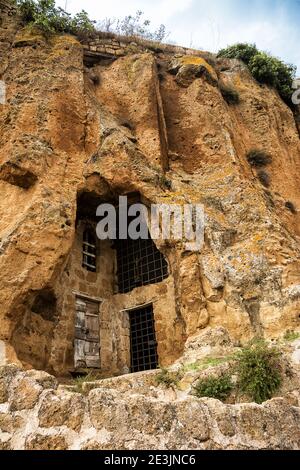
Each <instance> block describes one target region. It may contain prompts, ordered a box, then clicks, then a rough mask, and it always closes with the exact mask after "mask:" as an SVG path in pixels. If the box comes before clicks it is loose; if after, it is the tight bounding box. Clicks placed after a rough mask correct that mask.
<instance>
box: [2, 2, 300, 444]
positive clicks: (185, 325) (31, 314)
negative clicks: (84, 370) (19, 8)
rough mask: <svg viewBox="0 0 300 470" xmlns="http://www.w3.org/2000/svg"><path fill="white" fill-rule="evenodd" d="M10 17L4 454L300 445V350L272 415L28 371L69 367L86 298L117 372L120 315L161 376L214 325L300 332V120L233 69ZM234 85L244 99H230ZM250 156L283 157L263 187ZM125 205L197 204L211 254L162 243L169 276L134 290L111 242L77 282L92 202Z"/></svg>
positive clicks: (200, 344)
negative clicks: (135, 198) (149, 314)
mask: <svg viewBox="0 0 300 470" xmlns="http://www.w3.org/2000/svg"><path fill="white" fill-rule="evenodd" d="M0 7H1V18H0V19H1V21H0V80H1V81H2V82H4V83H5V85H6V101H5V103H4V104H0V129H1V131H0V194H1V198H0V362H1V364H3V365H4V367H3V368H1V369H0V403H1V405H0V427H1V435H0V438H1V439H0V440H1V443H0V448H28V449H31V448H53V449H54V448H58V449H59V448H111V447H114V448H143V447H146V448H158V447H159V446H160V447H161V448H179V449H180V448H186V446H188V447H189V448H192V449H194V448H228V449H229V448H299V445H300V444H299V394H298V393H297V390H298V389H299V378H298V377H299V375H297V374H298V373H299V371H298V369H297V367H298V366H299V344H298V343H297V344H295V345H294V347H295V350H294V351H292V352H291V351H290V353H291V354H293V360H294V366H293V367H295V370H293V374H292V375H293V377H294V378H293V380H290V379H288V378H287V379H286V382H285V388H284V389H283V391H282V395H283V396H284V397H285V398H275V399H274V400H273V401H271V402H267V403H266V404H264V405H262V406H258V405H253V404H238V405H233V404H227V405H223V404H221V403H220V402H217V401H214V400H207V399H203V400H200V401H199V400H197V399H196V398H194V397H193V398H192V397H190V396H189V395H188V394H187V393H188V387H189V385H190V384H191V383H192V382H193V380H194V378H193V377H192V378H190V379H189V378H186V379H185V380H184V381H183V384H182V386H183V389H182V392H180V393H179V392H178V393H177V392H174V393H173V395H172V393H171V392H166V391H165V390H161V389H158V390H157V389H155V387H154V388H153V383H152V382H151V380H152V376H154V375H155V374H156V372H153V373H152V372H150V373H147V374H145V375H143V374H142V375H141V376H140V378H139V377H137V376H125V377H124V378H123V379H122V378H121V379H112V382H111V381H109V380H108V382H105V381H104V382H103V383H102V384H100V385H99V384H94V385H93V386H90V388H95V390H92V391H90V389H89V385H87V386H86V387H87V390H86V395H87V396H85V395H84V396H82V395H78V394H76V393H75V392H74V390H69V391H68V390H66V389H65V388H64V387H59V388H57V387H58V384H57V382H56V380H55V379H54V377H52V376H49V375H47V374H46V372H37V371H35V370H31V369H34V368H35V369H42V370H44V371H49V372H52V373H55V374H56V375H65V374H66V373H68V371H70V370H71V369H72V364H73V359H74V350H73V346H74V345H73V339H74V313H72V312H73V311H74V292H78V291H80V292H83V291H84V292H86V293H87V294H89V295H94V296H95V295H97V297H101V298H103V299H104V300H105V302H103V305H102V304H101V312H100V315H101V321H100V327H101V331H102V333H101V334H102V336H101V335H100V343H101V347H102V350H103V357H101V361H103V370H106V372H107V375H114V374H124V373H125V372H126V367H127V365H126V364H128V354H129V352H128V341H129V340H128V338H129V336H128V324H127V323H128V322H127V320H126V319H125V318H123V317H122V320H120V318H119V312H123V311H124V309H128V308H131V307H134V306H135V305H142V304H146V303H147V302H149V300H150V301H153V302H154V301H155V302H156V303H155V308H154V315H155V322H156V333H157V341H158V354H159V358H160V363H161V364H162V365H167V366H169V365H171V364H174V363H175V362H176V361H178V360H179V361H180V360H181V359H180V356H181V355H182V354H183V353H184V354H186V350H187V349H188V350H189V348H190V345H192V350H193V351H194V352H193V354H194V355H195V357H198V356H197V355H199V354H200V356H201V354H204V355H205V354H206V355H207V354H212V353H213V352H214V351H213V350H211V343H210V342H209V343H208V344H206V343H205V340H204V339H203V335H204V336H205V334H206V332H210V331H214V328H216V327H218V328H219V327H221V328H222V332H223V333H222V334H225V333H224V331H225V330H227V331H228V333H229V335H230V338H231V340H230V344H231V346H230V347H232V348H236V347H238V346H239V345H240V344H241V343H243V342H245V341H247V340H249V339H251V338H253V337H254V336H262V337H265V338H266V339H276V338H280V337H282V336H284V334H285V333H286V332H287V331H290V330H292V331H299V330H300V269H299V268H300V250H299V247H300V246H299V236H300V216H299V210H298V208H299V207H300V193H299V178H300V176H299V175H300V171H299V170H300V145H299V130H298V128H297V122H296V120H295V116H294V115H293V112H292V111H291V109H290V108H289V107H288V106H287V105H286V104H285V103H283V101H282V100H281V99H280V97H279V96H278V94H277V93H276V92H275V91H274V90H273V89H272V88H269V87H267V86H262V85H259V84H258V83H257V82H256V81H255V80H254V79H253V78H252V76H251V75H250V74H249V72H248V70H247V68H246V67H245V66H244V65H243V64H242V63H240V62H238V61H231V60H220V59H216V57H214V56H213V55H212V54H209V53H205V52H201V51H194V50H187V49H183V48H175V47H161V48H158V47H157V46H153V45H152V46H151V45H149V44H145V43H141V44H139V43H132V42H131V43H130V42H129V43H128V42H124V41H122V40H119V39H107V38H102V37H101V36H100V37H99V38H96V39H94V40H93V41H89V42H86V43H84V44H82V43H80V42H79V41H78V40H77V39H76V38H75V37H72V36H68V35H62V36H55V37H52V38H49V39H47V40H46V39H45V38H44V37H43V36H41V35H39V34H38V33H33V32H32V31H29V30H28V29H26V28H23V27H22V25H21V24H20V21H19V18H18V17H17V15H16V13H15V11H14V9H13V8H11V6H9V4H8V3H7V2H5V1H3V0H1V1H0ZM223 85H227V86H231V87H233V88H234V89H235V90H236V91H237V92H238V93H239V96H240V103H239V104H237V105H235V106H233V105H229V104H228V103H227V102H226V101H225V100H224V98H223V96H222V93H221V86H223ZM251 149H262V150H264V151H265V152H267V153H268V154H269V155H271V156H272V162H271V163H270V164H269V165H268V166H267V168H265V169H264V171H265V173H266V172H267V177H266V176H265V177H264V178H262V177H261V175H259V171H258V170H256V169H254V168H253V167H251V166H250V165H249V163H248V161H247V158H246V154H247V152H248V151H249V150H251ZM262 182H264V183H265V186H264V185H263V184H262ZM266 183H268V184H267V186H268V187H266ZM127 194H139V196H140V198H141V199H142V200H143V201H144V202H146V203H147V204H148V205H150V204H151V203H171V204H179V205H183V204H185V203H202V204H203V205H204V208H205V245H204V248H203V249H202V250H201V252H200V253H193V252H187V251H186V250H185V247H184V244H183V243H180V242H178V243H174V242H168V241H166V242H165V243H162V242H160V243H158V248H159V249H160V251H161V252H162V253H163V254H164V256H165V258H166V259H167V260H168V266H169V278H168V279H167V280H166V281H164V282H163V283H160V284H157V285H155V286H148V287H147V288H146V289H145V288H137V289H135V290H134V291H133V292H132V293H130V294H127V295H125V296H124V295H121V294H118V293H116V292H115V291H114V277H115V271H114V263H113V262H112V259H113V250H112V247H111V246H107V247H104V248H105V249H103V251H102V254H101V253H100V260H101V265H102V266H104V273H102V274H101V275H99V276H100V277H97V276H98V275H94V273H84V272H83V271H82V270H81V264H80V261H78V259H77V258H76V256H77V255H78V253H79V255H78V256H79V257H80V247H79V248H78V246H79V245H78V243H77V242H78V240H77V241H76V233H77V232H78V230H79V229H78V227H79V225H78V223H79V222H78V221H79V220H80V218H82V217H83V218H86V217H93V216H94V215H95V213H94V211H95V208H96V206H97V204H98V203H99V201H100V202H111V201H116V199H117V197H118V196H120V195H127ZM105 250H106V251H105ZM76 259H77V261H76ZM76 263H77V264H76ZM101 276H102V277H101ZM99 280H100V281H101V282H99ZM153 299H154V300H153ZM224 329H225V330H224ZM103 332H104V333H103ZM208 334H209V333H208ZM226 335H227V333H226ZM226 341H227V340H226ZM231 341H232V342H231ZM218 346H220V345H218ZM201 348H204V349H203V350H202V349H201ZM215 353H216V354H220V350H219V349H218V348H217V350H216V351H215ZM189 359H190V360H191V358H189ZM182 361H183V363H184V362H185V361H186V362H189V361H188V360H187V358H186V357H185V355H183V359H182ZM11 363H14V364H16V365H14V366H12V365H7V364H11ZM5 364H6V365H5ZM101 364H102V362H101ZM173 367H175V368H176V364H175V366H173ZM24 368H25V369H30V370H27V371H25V370H24ZM127 371H128V370H127ZM149 380H150V382H149ZM118 381H119V382H118ZM149 383H150V385H149ZM287 384H288V385H287ZM149 386H150V388H149ZM295 390H296V392H295ZM124 393H125V395H124ZM124 396H125V398H124ZM127 396H129V398H126V397H127ZM125 401H126V404H125ZM145 409H147V410H148V411H147V412H146V414H145ZM143 410H144V411H143ZM125 416H126V418H125ZM195 418H196V419H195ZM145 419H146V425H145ZM120 420H121V421H120ZM29 422H30V423H31V425H30V426H28V425H27V424H26V423H29ZM120 422H122V423H123V424H122V427H121V428H120V429H119V425H120ZM195 422H196V423H197V426H194V423H195ZM107 423H109V428H107ZM128 423H129V424H128ZM191 423H193V425H192V424H191ZM278 423H280V425H278ZM128 426H129V428H130V432H129V431H128V429H127V428H128ZM117 428H118V429H119V431H118V433H119V434H116V433H115V432H114V431H115V430H116V429H117ZM182 429H184V433H182ZM82 430H83V431H82ZM266 430H267V431H266ZM128 432H129V434H128ZM161 433H162V434H161ZM127 435H128V436H129V437H128V439H127V438H125V437H126V436H127ZM283 435H284V436H285V440H282V436H283Z"/></svg>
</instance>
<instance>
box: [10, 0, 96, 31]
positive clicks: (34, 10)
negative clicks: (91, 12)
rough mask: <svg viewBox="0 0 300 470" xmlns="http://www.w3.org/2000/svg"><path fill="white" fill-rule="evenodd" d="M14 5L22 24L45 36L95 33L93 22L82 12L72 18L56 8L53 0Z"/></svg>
mask: <svg viewBox="0 0 300 470" xmlns="http://www.w3.org/2000/svg"><path fill="white" fill-rule="evenodd" d="M15 3H16V5H17V7H18V10H19V12H20V15H21V17H22V20H23V22H24V23H26V24H28V25H30V26H32V27H34V28H36V29H38V30H39V31H41V32H42V33H43V34H44V35H45V36H50V35H52V34H55V33H70V34H75V35H78V36H82V37H85V36H89V35H90V34H91V33H94V31H95V28H94V21H92V20H90V19H89V17H88V14H87V13H86V11H84V10H82V11H81V12H80V13H77V14H76V15H75V16H72V15H70V14H69V13H67V12H66V11H65V10H63V9H62V8H57V7H56V5H55V0H16V2H15Z"/></svg>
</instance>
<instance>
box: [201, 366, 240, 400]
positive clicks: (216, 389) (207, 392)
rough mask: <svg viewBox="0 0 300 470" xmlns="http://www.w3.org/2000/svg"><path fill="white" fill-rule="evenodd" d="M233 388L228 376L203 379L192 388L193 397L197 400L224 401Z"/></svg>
mask: <svg viewBox="0 0 300 470" xmlns="http://www.w3.org/2000/svg"><path fill="white" fill-rule="evenodd" d="M233 388H234V385H233V382H232V379H231V376H230V374H229V373H228V374H222V375H220V376H218V377H205V378H202V379H200V380H199V381H198V382H197V384H196V385H195V386H194V395H195V396H196V397H198V398H202V397H207V398H215V399H217V400H220V401H225V400H226V398H228V397H229V395H230V393H231V392H232V390H233Z"/></svg>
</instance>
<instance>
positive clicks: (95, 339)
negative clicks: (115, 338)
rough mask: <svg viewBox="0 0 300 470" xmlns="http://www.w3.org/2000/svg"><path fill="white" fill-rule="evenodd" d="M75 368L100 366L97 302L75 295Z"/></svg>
mask: <svg viewBox="0 0 300 470" xmlns="http://www.w3.org/2000/svg"><path fill="white" fill-rule="evenodd" d="M74 350H75V351H74V363H75V368H77V369H78V368H86V367H91V368H99V367H100V338H99V303H98V302H94V301H92V300H88V299H84V298H82V297H76V312H75V342H74Z"/></svg>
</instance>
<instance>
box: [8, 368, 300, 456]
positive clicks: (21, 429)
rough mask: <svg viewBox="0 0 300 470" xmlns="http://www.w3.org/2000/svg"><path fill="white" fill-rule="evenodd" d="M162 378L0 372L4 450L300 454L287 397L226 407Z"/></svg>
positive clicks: (298, 420) (297, 413) (298, 418)
mask: <svg viewBox="0 0 300 470" xmlns="http://www.w3.org/2000/svg"><path fill="white" fill-rule="evenodd" d="M155 373H156V372H150V373H143V374H141V373H140V374H134V376H124V377H122V378H117V379H111V380H108V381H104V382H103V383H102V384H101V385H99V383H98V384H95V383H94V384H88V383H87V384H86V387H85V388H84V393H83V394H81V393H75V392H73V391H70V390H69V391H68V390H66V389H65V388H63V387H61V386H60V387H58V385H57V382H56V379H55V378H54V377H52V376H50V375H48V374H46V373H45V372H38V371H34V370H32V371H28V372H24V371H21V370H20V369H18V368H16V367H15V366H13V365H11V366H6V367H2V368H0V449H2V450H4V449H15V450H23V449H26V450H33V449H34V450H44V449H45V450H65V449H72V450H73V449H90V450H92V449H95V450H98V449H99V450H101V449H104V450H107V449H111V450H116V449H120V450H123V449H130V450H132V449H135V450H136V449H150V450H151V449H154V450H159V449H171V450H183V449H184V450H187V449H189V450H196V449H199V450H201V449H209V450H215V449H223V450H229V449H232V450H235V449H240V450H256V449H264V450H266V449H269V450H271V449H285V450H292V449H293V450H296V449H298V450H299V449H300V432H299V429H300V408H299V407H298V405H296V403H291V402H288V401H287V400H285V399H282V398H276V399H273V400H270V401H268V402H266V403H264V404H263V405H255V404H249V403H247V404H239V405H225V404H222V403H221V402H219V401H217V400H213V399H206V398H203V399H197V398H194V397H190V396H189V397H187V396H185V397H181V398H179V397H176V395H174V392H172V390H171V391H166V390H165V389H163V388H161V387H159V388H157V387H156V386H155V385H154V384H155V380H154V376H155Z"/></svg>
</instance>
